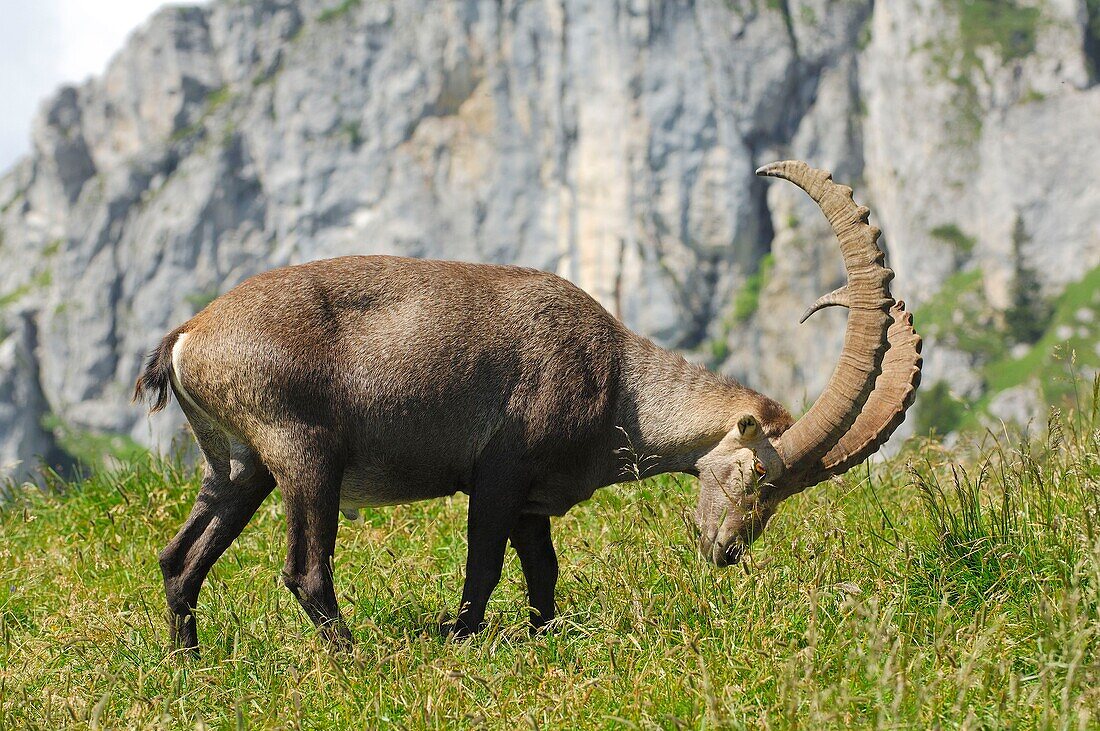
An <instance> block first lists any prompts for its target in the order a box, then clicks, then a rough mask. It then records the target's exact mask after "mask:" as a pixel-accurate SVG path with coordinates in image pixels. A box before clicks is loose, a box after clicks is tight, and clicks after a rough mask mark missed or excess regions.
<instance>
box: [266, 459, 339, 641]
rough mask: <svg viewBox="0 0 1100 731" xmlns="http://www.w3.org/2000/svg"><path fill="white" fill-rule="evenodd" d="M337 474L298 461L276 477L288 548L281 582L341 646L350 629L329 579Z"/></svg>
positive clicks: (329, 468) (336, 512) (333, 548)
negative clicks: (284, 513)
mask: <svg viewBox="0 0 1100 731" xmlns="http://www.w3.org/2000/svg"><path fill="white" fill-rule="evenodd" d="M340 476H341V473H340V471H339V470H338V469H335V468H333V467H332V466H325V465H314V466H311V467H305V466H300V467H297V468H294V469H293V470H288V474H287V475H286V476H285V477H284V476H283V475H281V474H279V475H276V478H277V480H278V482H279V489H280V490H282V493H283V502H284V503H285V505H286V521H287V553H286V566H285V567H284V568H283V583H285V584H286V587H287V588H288V589H290V591H291V592H292V593H293V594H294V596H295V598H297V599H298V603H299V604H301V605H302V608H303V609H304V610H305V611H306V614H308V615H309V618H310V619H311V620H312V621H313V623H314V624H315V625H317V627H318V629H320V630H321V634H322V636H324V637H325V639H327V640H329V641H330V642H332V643H333V644H334V645H336V646H337V647H338V648H340V649H346V648H347V647H349V646H350V645H351V641H352V639H351V632H350V631H349V630H348V627H347V625H346V624H344V618H343V617H342V616H340V608H339V607H338V606H337V604H336V589H335V587H334V586H333V583H332V568H333V567H332V557H333V554H334V553H335V551H336V531H337V527H338V522H339V517H340Z"/></svg>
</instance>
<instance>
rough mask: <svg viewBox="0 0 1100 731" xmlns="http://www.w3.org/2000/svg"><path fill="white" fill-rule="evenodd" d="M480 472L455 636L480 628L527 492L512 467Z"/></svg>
mask: <svg viewBox="0 0 1100 731" xmlns="http://www.w3.org/2000/svg"><path fill="white" fill-rule="evenodd" d="M478 472H479V474H478V476H477V479H476V480H475V482H474V492H473V494H472V495H471V496H470V512H469V518H468V521H467V534H468V537H469V541H468V543H469V548H468V553H467V555H466V583H465V584H464V585H463V587H462V605H461V606H460V608H459V610H458V618H457V619H455V623H454V625H453V626H452V627H451V628H450V631H451V633H452V634H453V635H454V636H455V637H466V636H469V635H471V634H473V633H474V632H477V631H478V630H479V629H481V625H482V623H483V622H484V620H485V605H486V604H487V603H488V602H489V595H490V594H492V593H493V589H495V588H496V586H497V584H498V583H499V582H500V572H501V569H502V568H503V566H504V550H505V549H506V548H507V547H508V536H509V535H510V534H511V533H512V529H513V528H514V527H515V525H516V521H517V520H518V519H519V510H520V507H521V506H522V504H523V500H524V499H525V496H526V492H527V487H526V485H524V484H523V479H522V478H521V477H520V476H519V475H518V474H517V471H516V470H515V469H512V468H511V467H504V468H501V467H499V466H497V467H491V466H484V467H482V468H481V469H479V471H478Z"/></svg>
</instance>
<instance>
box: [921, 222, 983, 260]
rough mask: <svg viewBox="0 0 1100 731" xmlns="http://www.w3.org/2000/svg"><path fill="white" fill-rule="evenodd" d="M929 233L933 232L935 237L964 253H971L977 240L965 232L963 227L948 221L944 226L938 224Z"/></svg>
mask: <svg viewBox="0 0 1100 731" xmlns="http://www.w3.org/2000/svg"><path fill="white" fill-rule="evenodd" d="M928 233H930V234H932V237H933V238H937V239H939V240H940V241H943V242H944V243H947V244H950V245H951V246H952V247H954V249H955V251H957V252H959V253H962V254H969V253H970V252H972V251H973V250H974V244H975V240H974V237H972V236H967V235H966V234H965V233H963V231H962V229H960V228H959V227H958V226H956V225H955V224H953V223H946V224H943V225H942V226H936V227H935V228H934V229H932V230H931V231H929V232H928Z"/></svg>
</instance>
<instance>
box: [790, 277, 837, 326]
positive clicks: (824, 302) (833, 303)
mask: <svg viewBox="0 0 1100 731" xmlns="http://www.w3.org/2000/svg"><path fill="white" fill-rule="evenodd" d="M847 306H848V285H847V284H845V285H844V286H843V287H837V288H836V289H834V290H833V291H832V292H829V294H823V295H821V297H820V298H819V299H818V300H817V302H814V303H813V304H812V305H810V306H809V307H807V308H806V311H805V312H803V313H802V317H800V318H798V324H799V325H801V324H802V323H804V322H806V320H809V319H810V315H812V314H814V313H815V312H817V311H818V310H823V309H825V308H826V307H847Z"/></svg>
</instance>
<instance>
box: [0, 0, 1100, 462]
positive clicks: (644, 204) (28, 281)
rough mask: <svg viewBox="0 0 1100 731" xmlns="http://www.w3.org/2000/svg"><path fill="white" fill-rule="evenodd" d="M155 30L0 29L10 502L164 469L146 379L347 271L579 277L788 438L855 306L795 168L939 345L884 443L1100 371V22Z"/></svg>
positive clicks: (470, 16) (426, 9)
mask: <svg viewBox="0 0 1100 731" xmlns="http://www.w3.org/2000/svg"><path fill="white" fill-rule="evenodd" d="M158 6H159V3H157V2H142V1H140V0H128V1H127V2H119V3H115V2H112V3H106V4H104V3H91V2H77V1H76V0H50V1H48V2H39V3H25V4H16V3H11V2H5V10H4V15H5V25H4V26H3V30H2V31H0V74H2V75H0V94H2V96H3V98H4V99H5V104H6V114H5V115H4V117H5V118H4V119H3V120H0V122H2V126H0V166H2V172H0V261H2V265H0V465H3V470H4V472H5V473H6V474H8V475H16V476H19V475H20V474H21V473H25V472H26V470H27V469H28V468H30V467H33V466H34V465H35V464H36V463H37V460H38V459H39V458H40V457H44V458H45V459H46V460H48V461H50V462H51V463H54V464H62V465H66V464H72V463H73V462H74V461H76V460H80V461H85V462H87V463H88V464H89V465H96V464H102V463H103V462H104V460H107V459H110V458H112V457H125V456H126V455H127V454H131V453H133V452H135V451H138V450H142V449H146V448H149V447H154V448H164V447H165V446H167V445H168V444H169V443H170V442H171V440H172V439H173V437H174V436H175V435H177V434H178V432H179V429H180V427H181V424H182V416H181V415H180V414H179V412H178V410H169V411H168V412H167V413H166V414H162V415H158V416H157V418H155V419H150V418H148V417H147V416H146V415H145V414H144V411H143V410H142V409H140V408H138V407H135V406H132V405H130V404H129V395H130V390H131V387H132V384H133V382H134V379H135V377H136V376H137V373H138V370H139V368H140V365H141V359H142V355H143V353H145V352H147V351H148V350H150V349H151V348H153V347H154V346H155V344H156V343H157V342H158V340H159V338H160V337H161V336H162V335H163V334H164V333H165V332H167V331H168V330H169V329H171V328H172V327H174V326H175V325H177V324H179V323H180V322H182V321H184V320H186V319H187V318H188V317H190V316H191V315H193V314H194V313H195V312H197V311H198V310H200V309H201V308H202V307H203V306H204V305H205V304H206V303H208V302H209V301H210V300H211V299H213V298H214V297H216V296H217V295H218V294H220V293H222V292H225V291H226V290H228V289H229V288H230V287H232V286H233V285H235V284H236V283H238V282H240V281H241V280H242V279H244V278H246V277H248V276H250V275H251V274H254V273H256V272H258V271H262V270H265V269H269V268H272V267H274V266H278V265H283V264H288V263H295V262H301V261H306V260H309V259H315V258H320V257H329V256H337V255H342V254H367V253H387V254H402V255H409V256H418V257H420V256H423V257H442V258H452V259H465V260H473V261H485V262H507V263H517V264H522V265H527V266H534V267H538V268H542V269H547V270H550V271H555V272H558V273H559V274H561V275H563V276H566V277H568V278H570V279H571V280H573V281H574V282H576V283H577V284H579V285H580V286H582V287H584V288H585V289H586V290H587V291H589V292H590V293H591V294H593V295H594V296H595V297H596V298H597V299H599V300H600V301H601V302H602V303H603V304H604V305H606V306H607V307H608V309H610V310H611V311H612V312H614V313H615V314H616V315H618V316H619V317H621V318H622V319H623V320H624V321H625V322H626V323H627V324H628V325H630V326H631V327H633V328H635V329H636V330H638V331H640V332H642V333H645V334H647V335H649V336H650V337H652V338H653V339H655V340H656V341H658V342H659V343H661V344H663V345H666V346H669V347H674V348H677V349H680V350H682V351H684V352H685V353H686V354H687V355H688V356H689V357H691V358H693V359H695V360H698V361H700V362H704V363H706V364H707V365H709V366H711V367H713V368H716V369H720V370H722V371H723V372H725V373H728V374H730V375H732V376H735V377H737V378H739V379H741V380H742V381H744V382H746V383H747V384H748V385H750V386H752V387H754V388H757V389H759V390H761V391H764V392H765V393H767V394H769V395H771V396H773V397H775V398H777V399H779V400H780V401H783V402H784V403H786V404H787V405H788V406H789V407H791V408H792V410H794V411H798V410H799V409H801V408H803V407H804V406H806V405H807V404H808V403H809V402H811V401H812V399H813V398H814V397H815V396H816V395H817V393H818V392H819V391H820V389H821V388H822V387H823V385H824V383H825V381H826V380H827V378H828V375H829V373H830V372H831V370H832V368H833V365H834V363H835V362H836V357H837V355H838V353H839V350H840V344H841V340H842V335H843V324H844V320H845V314H844V312H843V311H826V312H823V313H820V314H818V315H816V316H815V317H814V318H813V319H812V320H810V321H809V322H807V323H806V324H804V325H801V326H800V325H798V316H799V314H800V313H801V312H802V310H803V309H804V308H805V307H806V306H807V305H808V304H809V303H811V302H812V301H813V300H814V299H816V298H817V297H818V296H819V295H820V294H823V293H825V292H827V291H829V290H831V289H833V288H834V287H836V286H838V285H839V284H841V283H842V282H843V270H842V266H841V260H840V256H839V253H838V251H837V249H836V245H835V240H834V239H833V238H832V237H831V235H830V234H829V231H828V228H827V225H826V224H825V221H824V220H823V218H822V216H821V214H820V213H819V212H818V210H817V209H816V207H815V206H814V205H813V204H812V203H811V202H810V201H809V199H808V198H806V196H805V195H804V194H802V193H801V192H800V191H798V190H797V189H795V188H794V187H793V186H790V185H786V184H783V183H776V182H772V183H771V184H769V183H767V182H766V181H764V180H761V179H758V178H756V177H755V176H754V175H753V171H754V169H755V168H756V167H757V166H759V165H761V164H764V163H767V162H771V161H773V160H776V159H782V158H792V157H793V158H800V159H804V160H806V161H808V162H810V163H811V164H813V165H815V166H817V167H824V168H828V169H830V170H832V171H833V172H834V176H835V177H836V179H837V180H839V181H841V182H846V183H849V184H851V185H852V186H853V187H854V188H855V191H856V200H857V201H859V202H861V203H864V204H866V205H868V206H870V207H871V210H872V217H871V220H872V222H873V223H876V224H877V225H879V226H881V227H882V228H883V229H884V231H885V234H884V236H883V239H882V242H881V243H882V245H883V247H884V248H885V249H886V250H887V252H888V261H889V265H890V266H891V267H893V268H894V270H895V271H896V272H897V278H896V279H895V282H894V285H893V291H894V295H895V297H898V298H901V299H904V300H906V302H908V303H909V305H910V307H911V309H913V310H914V311H915V314H916V323H917V329H918V331H919V332H920V333H921V334H922V335H923V336H924V337H925V354H926V365H925V378H924V384H923V385H922V388H921V391H920V393H919V395H918V400H917V404H916V406H915V407H914V410H913V411H911V412H910V414H911V416H910V418H909V419H908V420H907V423H906V425H905V426H904V427H903V429H902V430H900V431H899V433H898V435H895V443H896V442H897V441H898V440H899V439H901V438H904V437H905V436H907V435H912V434H914V433H917V434H929V433H935V434H938V435H941V436H948V438H952V435H956V434H959V433H966V432H968V431H970V432H974V431H980V430H983V429H987V428H989V429H993V430H995V431H1000V430H1001V429H1002V428H1003V427H1002V425H1004V424H1008V425H1012V424H1015V425H1026V424H1028V423H1029V422H1031V421H1036V422H1038V423H1041V422H1043V421H1044V420H1045V416H1046V414H1047V412H1048V410H1049V408H1050V407H1051V406H1052V405H1060V404H1062V403H1063V402H1064V400H1065V399H1066V398H1067V396H1070V395H1071V394H1072V390H1073V388H1074V386H1073V379H1072V374H1073V373H1078V374H1080V375H1082V376H1086V377H1087V376H1090V375H1091V374H1092V373H1095V372H1096V369H1097V367H1098V366H1100V177H1098V173H1100V86H1098V84H1097V81H1098V79H1100V0H1048V1H1033V0H1006V1H1002V0H890V1H889V2H885V1H883V0H878V2H873V1H872V0H710V1H709V2H696V3H692V2H678V1H674V0H667V1H661V0H623V1H621V2H618V1H612V0H606V1H605V0H588V1H587V2H585V1H582V0H553V1H543V0H538V1H531V2H520V1H513V0H504V1H503V2H498V1H491V2H490V1H485V2H475V1H470V2H459V1H448V2H428V1H427V0H398V1H396V2H383V1H382V0H302V1H300V2H291V1H289V0H212V1H211V2H208V3H205V4H198V5H185V6H179V5H173V6H163V7H158ZM154 11H155V12H154ZM150 14H152V15H151V17H149V16H150ZM135 27H136V29H135ZM108 59H109V60H108ZM89 74H92V75H91V76H90V77H89Z"/></svg>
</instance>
